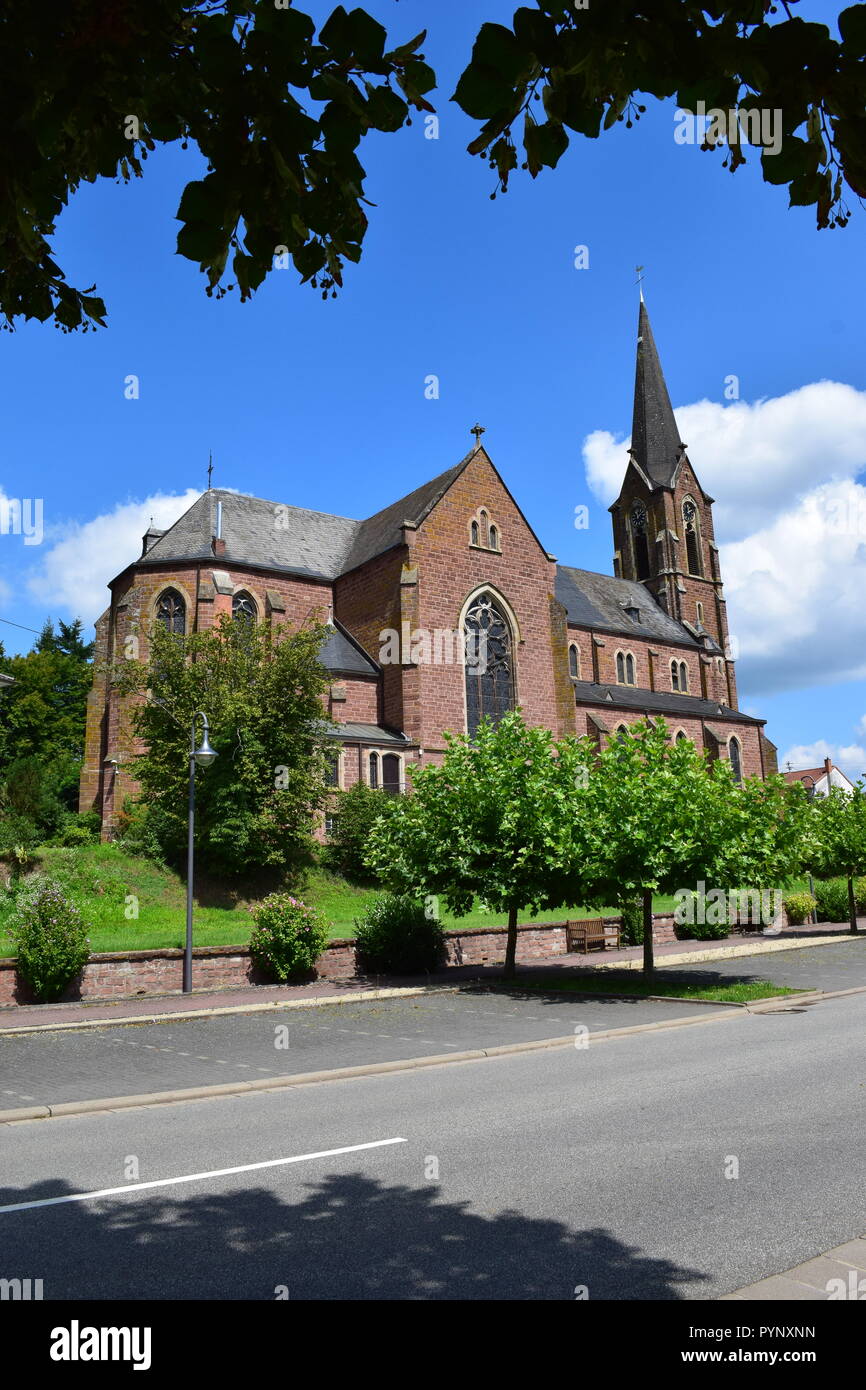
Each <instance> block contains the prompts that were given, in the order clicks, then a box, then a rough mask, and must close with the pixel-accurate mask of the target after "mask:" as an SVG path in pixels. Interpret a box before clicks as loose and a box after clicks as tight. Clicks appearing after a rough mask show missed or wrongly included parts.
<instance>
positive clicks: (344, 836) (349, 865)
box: [323, 782, 388, 883]
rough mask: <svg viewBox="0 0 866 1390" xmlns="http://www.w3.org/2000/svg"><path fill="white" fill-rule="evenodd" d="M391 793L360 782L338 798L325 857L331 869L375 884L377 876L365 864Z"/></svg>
mask: <svg viewBox="0 0 866 1390" xmlns="http://www.w3.org/2000/svg"><path fill="white" fill-rule="evenodd" d="M387 797H388V793H387V792H383V791H377V790H376V789H375V788H373V787H368V786H367V784H366V783H365V782H356V783H355V785H354V786H353V787H350V788H349V790H348V791H347V792H338V793H337V794H336V796H335V797H334V802H333V808H332V811H331V814H332V816H333V818H334V828H333V830H332V831H331V835H330V838H329V841H328V845H327V848H326V849H325V852H324V855H323V858H324V860H325V862H326V863H327V865H328V867H329V868H332V869H334V870H336V872H337V873H340V874H343V875H344V877H346V878H348V879H351V880H352V881H353V882H355V883H375V881H376V875H375V874H374V873H373V872H372V871H371V870H370V869H368V868H367V865H366V864H365V863H364V855H365V853H366V851H367V841H368V839H369V837H370V831H371V830H372V828H373V826H374V825H375V824H376V821H377V820H378V819H379V817H380V816H381V814H382V810H383V808H384V806H385V804H386V798H387Z"/></svg>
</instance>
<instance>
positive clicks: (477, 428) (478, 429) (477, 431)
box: [469, 425, 487, 449]
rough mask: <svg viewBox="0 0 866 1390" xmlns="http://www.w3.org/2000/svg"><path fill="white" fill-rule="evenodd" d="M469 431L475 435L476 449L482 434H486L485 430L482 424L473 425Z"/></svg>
mask: <svg viewBox="0 0 866 1390" xmlns="http://www.w3.org/2000/svg"><path fill="white" fill-rule="evenodd" d="M469 433H470V434H474V435H475V447H476V449H477V448H478V446H479V444H480V443H481V436H482V434H486V433H487V431H486V430H485V428H484V426H483V425H473V426H472V429H471V430H470V431H469Z"/></svg>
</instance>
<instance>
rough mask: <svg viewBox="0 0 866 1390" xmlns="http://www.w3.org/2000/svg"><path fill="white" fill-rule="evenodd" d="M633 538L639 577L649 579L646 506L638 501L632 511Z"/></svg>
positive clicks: (636, 569)
mask: <svg viewBox="0 0 866 1390" xmlns="http://www.w3.org/2000/svg"><path fill="white" fill-rule="evenodd" d="M631 539H632V545H633V547H634V566H635V573H636V574H637V577H638V579H649V575H650V562H649V543H648V541H647V534H646V507H644V506H643V504H642V503H641V502H637V503H636V504H635V505H634V507H633V508H632V513H631Z"/></svg>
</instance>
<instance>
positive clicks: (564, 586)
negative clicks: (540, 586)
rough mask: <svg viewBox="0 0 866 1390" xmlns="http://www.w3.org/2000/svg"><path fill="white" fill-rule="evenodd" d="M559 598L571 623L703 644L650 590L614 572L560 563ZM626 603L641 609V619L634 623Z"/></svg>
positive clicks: (689, 644) (691, 644) (697, 646)
mask: <svg viewBox="0 0 866 1390" xmlns="http://www.w3.org/2000/svg"><path fill="white" fill-rule="evenodd" d="M556 597H557V598H558V599H559V602H560V603H561V604H562V605H563V606H564V608H565V609H566V611H567V613H568V619H569V622H572V623H575V624H577V626H578V627H591V628H596V629H598V630H599V631H602V632H617V633H623V634H625V635H627V636H633V637H648V638H650V639H655V640H656V641H658V642H675V643H677V645H678V646H683V647H692V648H694V649H695V650H697V651H700V650H701V644H700V643H699V642H696V641H695V639H694V637H692V635H691V633H690V632H688V631H687V630H686V629H685V628H684V627H683V625H682V623H678V622H677V621H676V619H675V618H671V617H670V616H669V615H668V614H667V613H666V612H665V610H664V609H663V608H662V606H661V604H659V603H658V602H657V601H656V599H655V598H654V597H653V595H652V594H651V593H650V591H649V589H647V588H646V587H645V585H643V584H639V583H638V582H637V580H636V579H616V578H615V577H614V576H613V575H612V574H594V573H593V571H592V570H579V569H572V568H571V566H569V565H557V567H556ZM626 605H628V606H629V607H635V608H638V609H639V610H640V622H633V621H632V619H631V618H630V617H629V616H628V615H627V613H626V611H625V609H626Z"/></svg>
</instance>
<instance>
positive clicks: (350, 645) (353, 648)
mask: <svg viewBox="0 0 866 1390" xmlns="http://www.w3.org/2000/svg"><path fill="white" fill-rule="evenodd" d="M319 660H320V661H321V663H322V665H323V666H324V667H325V670H326V671H332V672H334V674H339V675H347V676H348V675H352V676H356V675H360V676H376V675H378V674H379V667H378V665H377V663H376V662H375V661H374V660H373V658H372V657H370V656H368V655H367V653H366V652H365V651H364V649H363V647H362V646H361V644H360V643H359V642H356V640H355V638H354V637H353V636H352V635H351V633H350V632H348V631H347V630H346V628H344V627H343V624H342V623H340V622H338V621H337V620H336V619H335V620H334V621H333V623H332V624H331V632H330V634H329V636H328V637H326V638H325V641H324V642H323V643H322V646H321V647H320V649H319Z"/></svg>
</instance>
